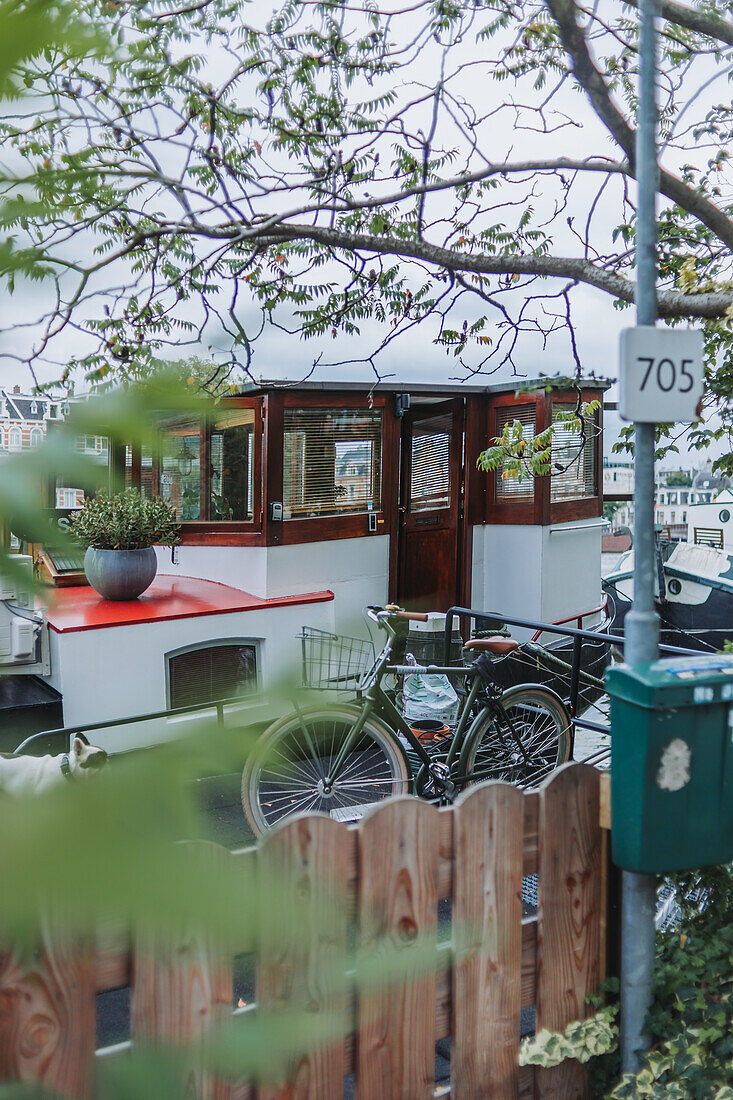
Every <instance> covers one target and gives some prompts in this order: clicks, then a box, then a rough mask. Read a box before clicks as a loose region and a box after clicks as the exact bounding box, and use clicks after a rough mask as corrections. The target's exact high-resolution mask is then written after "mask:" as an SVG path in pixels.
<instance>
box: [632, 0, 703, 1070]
mask: <svg viewBox="0 0 733 1100" xmlns="http://www.w3.org/2000/svg"><path fill="white" fill-rule="evenodd" d="M656 15H657V6H656V0H640V3H639V100H638V116H637V131H636V180H637V185H638V187H637V191H638V197H637V218H636V271H637V283H636V317H637V326H638V327H637V328H636V329H630V330H627V332H626V333H624V334H623V336H622V345H621V355H622V364H621V375H620V387H621V392H620V411H621V414H622V416H623V417H624V418H625V419H628V420H633V421H634V424H635V449H634V466H635V484H634V602H633V606H632V609H631V610H630V611H629V613H628V615H627V616H626V626H625V636H626V648H625V653H626V661H627V662H628V664H630V665H638V664H642V663H644V662H647V661H654V660H655V659H656V658H657V657H658V653H659V617H658V615H657V614H656V611H655V609H654V565H655V562H654V552H655V551H654V450H655V439H654V428H655V422H656V423H667V422H669V421H675V420H681V421H684V420H693V419H694V418H695V407H696V405H697V402H698V400H699V398H700V396H701V393H702V341H701V337H700V335H699V334H697V333H689V332H676V331H674V330H657V329H655V327H654V325H655V323H656V320H657V295H656V266H657V263H656V197H657V184H658V169H657V143H656V126H657V111H656V97H655V88H654V78H655V71H656V27H655V20H656ZM655 902H656V880H655V877H654V875H646V874H637V873H636V872H632V871H624V872H623V876H622V901H621V935H622V946H621V1070H622V1073H632V1072H634V1071H635V1070H637V1069H638V1068H639V1059H638V1055H637V1051H640V1050H646V1049H648V1047H649V1037H648V1036H647V1035H645V1034H644V1020H645V1017H646V1014H647V1010H648V1008H649V1006H650V1004H651V1000H652V974H653V968H654V935H655V927H654V915H655V909H656V905H655Z"/></svg>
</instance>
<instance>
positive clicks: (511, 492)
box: [494, 404, 535, 503]
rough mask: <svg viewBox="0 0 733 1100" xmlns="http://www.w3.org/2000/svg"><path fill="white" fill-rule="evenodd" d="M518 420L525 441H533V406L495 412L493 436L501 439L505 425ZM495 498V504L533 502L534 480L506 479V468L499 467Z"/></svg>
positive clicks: (509, 408)
mask: <svg viewBox="0 0 733 1100" xmlns="http://www.w3.org/2000/svg"><path fill="white" fill-rule="evenodd" d="M515 420H518V421H519V423H520V424H521V425H522V432H523V435H524V438H525V439H526V440H530V439H534V428H535V406H534V404H532V405H509V406H507V407H505V408H500V409H497V410H496V419H495V421H494V434H495V435H496V437H497V439H499V438H501V435H502V433H503V431H504V428H505V426H506V425H507V424H511V423H513V421H515ZM494 485H495V496H496V501H497V503H504V502H505V501H507V502H508V501H512V502H514V501H519V502H523V501H527V502H529V501H531V500H534V478H533V477H531V476H527V477H523V478H518V477H507V476H506V466H500V467H499V468H498V469H497V470H496V471H495V474H494Z"/></svg>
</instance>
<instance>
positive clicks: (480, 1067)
mask: <svg viewBox="0 0 733 1100" xmlns="http://www.w3.org/2000/svg"><path fill="white" fill-rule="evenodd" d="M523 824H524V797H523V795H522V793H521V791H518V790H517V789H516V787H512V786H510V785H509V784H508V783H488V784H485V785H484V786H481V787H477V788H476V789H475V790H472V791H469V792H468V794H466V795H464V796H463V797H462V798H461V799H460V800H459V802H458V804H457V805H456V806H455V808H454V836H455V850H454V858H455V875H454V893H453V944H454V951H455V957H454V962H453V1047H452V1050H451V1090H452V1091H451V1095H452V1096H453V1097H455V1100H480V1098H483V1097H487V1098H488V1097H491V1098H492V1100H515V1098H516V1095H517V1087H518V1080H519V1064H518V1061H517V1049H518V1047H517V1036H518V1034H519V1011H520V1003H521V986H522V849H523V843H522V841H523V835H522V834H523Z"/></svg>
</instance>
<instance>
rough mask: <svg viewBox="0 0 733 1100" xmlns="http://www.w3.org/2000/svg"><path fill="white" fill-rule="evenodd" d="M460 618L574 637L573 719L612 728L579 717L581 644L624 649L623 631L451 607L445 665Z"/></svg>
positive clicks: (674, 650)
mask: <svg viewBox="0 0 733 1100" xmlns="http://www.w3.org/2000/svg"><path fill="white" fill-rule="evenodd" d="M459 617H464V618H468V619H493V620H494V621H497V622H501V623H505V624H506V625H507V626H518V627H522V628H524V629H527V630H532V631H534V632H535V633H536V632H537V631H540V632H541V633H542V634H559V635H561V636H562V637H566V638H572V639H573V660H572V665H571V667H570V689H569V693H568V699H567V703H568V706H569V708H570V713H571V715H572V717H573V722H574V724H575V725H576V726H581V727H582V728H583V729H589V730H594V731H595V732H597V733H606V732H609V731H610V728H609V726H608V725H606V724H605V723H601V722H591V721H590V720H589V719H584V718H579V717H578V716H577V709H578V691H579V688H580V658H581V647H582V645H583V642H584V641H586V640H587V641H591V642H608V643H610V644H611V645H616V646H620V647H621V648H622V649H623V646H624V636H623V634H606V633H601V632H600V631H596V630H582V629H580V628H579V627H574V626H560V625H557V624H555V623H542V622H539V621H536V620H534V619H513V618H510V617H509V616H508V615H503V614H500V613H498V612H496V611H476V610H475V609H474V608H471V607H449V608H448V611H447V612H446V616H445V634H444V637H443V663H444V664H445V665H447V664H449V662H450V648H451V639H452V636H453V622H454V620H455V619H456V618H459ZM659 650H660V652H661V653H671V654H677V655H678V656H683V657H690V656H692V657H699V656H700V654H699V651H698V650H696V649H683V648H682V647H680V646H674V645H660V647H659Z"/></svg>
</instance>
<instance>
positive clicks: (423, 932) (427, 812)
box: [356, 798, 439, 1100]
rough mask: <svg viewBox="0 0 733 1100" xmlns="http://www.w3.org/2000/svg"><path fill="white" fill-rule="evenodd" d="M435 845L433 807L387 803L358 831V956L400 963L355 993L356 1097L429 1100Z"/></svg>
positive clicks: (432, 1042)
mask: <svg viewBox="0 0 733 1100" xmlns="http://www.w3.org/2000/svg"><path fill="white" fill-rule="evenodd" d="M438 844H439V823H438V810H437V809H436V808H435V806H430V805H428V803H426V802H420V801H418V800H417V799H408V798H395V799H390V801H389V802H386V803H385V804H384V805H382V806H379V807H378V808H377V809H376V810H374V811H373V812H372V813H371V814H369V816H368V817H367V818H365V820H364V821H363V822H362V823H361V825H360V826H359V875H360V881H359V902H358V905H359V923H360V930H359V931H360V937H359V938H360V958H361V959H362V961H364V962H366V963H367V965H368V963H369V962H371V963H372V965H374V964H375V963H376V964H378V962H379V959H380V956H381V957H382V958H383V959H384V961H385V963H386V964H387V967H389V965H390V955H391V954H392V953H396V959H395V961H396V962H397V964H398V966H399V972H398V973H396V974H393V975H392V976H390V974H389V973H383V974H379V975H375V979H376V980H375V984H374V988H369V989H363V988H362V989H361V991H360V992H359V996H358V1034H357V1058H356V1083H357V1094H358V1096H359V1098H360V1100H386V1098H387V1097H399V1098H400V1100H432V1096H433V1091H434V1079H435V1004H436V978H435V969H434V967H435V961H436V960H435V958H431V954H432V955H433V956H434V954H435V948H436V944H437V924H438ZM392 957H393V958H394V955H393V956H392Z"/></svg>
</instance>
